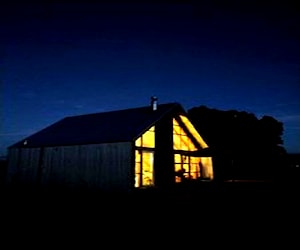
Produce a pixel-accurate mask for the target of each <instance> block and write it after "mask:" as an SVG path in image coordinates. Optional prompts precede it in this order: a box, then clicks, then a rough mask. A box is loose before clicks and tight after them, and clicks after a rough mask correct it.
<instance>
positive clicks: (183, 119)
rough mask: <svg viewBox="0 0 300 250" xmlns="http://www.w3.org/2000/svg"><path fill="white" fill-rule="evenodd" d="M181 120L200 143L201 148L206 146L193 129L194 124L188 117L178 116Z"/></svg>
mask: <svg viewBox="0 0 300 250" xmlns="http://www.w3.org/2000/svg"><path fill="white" fill-rule="evenodd" d="M179 117H180V119H181V121H182V122H183V123H184V125H185V126H186V127H187V129H188V131H189V132H190V133H191V134H192V136H193V137H194V138H195V139H196V140H197V142H198V143H199V144H200V146H201V147H202V148H207V147H208V146H207V144H206V143H205V141H204V140H203V139H202V137H201V136H200V135H199V133H198V131H197V130H196V129H195V127H194V125H193V124H192V123H191V122H190V121H189V119H188V118H187V117H185V116H183V115H180V116H179Z"/></svg>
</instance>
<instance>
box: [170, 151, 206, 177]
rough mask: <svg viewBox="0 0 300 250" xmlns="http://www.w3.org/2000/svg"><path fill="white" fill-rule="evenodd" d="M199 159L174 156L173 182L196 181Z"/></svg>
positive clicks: (179, 155) (198, 171) (198, 175)
mask: <svg viewBox="0 0 300 250" xmlns="http://www.w3.org/2000/svg"><path fill="white" fill-rule="evenodd" d="M200 161H201V158H200V157H192V156H186V155H182V154H175V155H174V164H175V182H181V181H182V180H183V179H197V178H199V177H200Z"/></svg>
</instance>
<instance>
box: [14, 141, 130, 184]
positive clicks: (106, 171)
mask: <svg viewBox="0 0 300 250" xmlns="http://www.w3.org/2000/svg"><path fill="white" fill-rule="evenodd" d="M131 150H132V149H131V142H122V143H107V144H95V145H76V146H60V147H45V148H11V149H10V150H9V155H8V158H9V163H8V180H9V181H10V182H11V181H13V179H16V180H18V181H20V182H23V183H28V184H30V185H31V184H38V185H41V186H45V187H47V186H65V187H71V188H87V189H105V190H107V189H118V190H119V189H122V190H123V189H129V188H130V183H132V181H130V178H133V177H132V174H131V173H132V171H131V161H132V159H131V158H132V152H131Z"/></svg>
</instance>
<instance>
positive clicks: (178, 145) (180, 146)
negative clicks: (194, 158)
mask: <svg viewBox="0 0 300 250" xmlns="http://www.w3.org/2000/svg"><path fill="white" fill-rule="evenodd" d="M173 148H174V149H176V150H187V151H195V150H197V148H196V146H195V145H194V143H193V142H192V140H191V139H190V138H189V137H188V135H187V134H186V133H185V131H184V130H183V128H182V127H181V126H180V125H179V123H178V122H177V121H176V120H175V119H173Z"/></svg>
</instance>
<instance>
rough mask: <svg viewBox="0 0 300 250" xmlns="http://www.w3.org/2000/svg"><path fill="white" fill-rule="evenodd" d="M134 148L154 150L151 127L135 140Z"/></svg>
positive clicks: (153, 137)
mask: <svg viewBox="0 0 300 250" xmlns="http://www.w3.org/2000/svg"><path fill="white" fill-rule="evenodd" d="M135 146H137V147H147V148H154V147H155V129H154V126H152V127H151V128H150V129H149V130H147V131H146V132H145V133H144V134H143V135H142V136H141V137H139V138H138V139H136V141H135Z"/></svg>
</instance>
